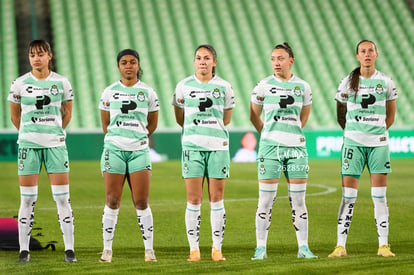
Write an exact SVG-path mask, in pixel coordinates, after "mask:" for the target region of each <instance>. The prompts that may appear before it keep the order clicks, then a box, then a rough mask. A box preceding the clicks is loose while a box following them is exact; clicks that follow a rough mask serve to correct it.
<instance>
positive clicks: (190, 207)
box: [187, 202, 201, 212]
mask: <svg viewBox="0 0 414 275" xmlns="http://www.w3.org/2000/svg"><path fill="white" fill-rule="evenodd" d="M187 210H189V211H191V212H200V210H201V203H200V204H192V203H190V202H187Z"/></svg>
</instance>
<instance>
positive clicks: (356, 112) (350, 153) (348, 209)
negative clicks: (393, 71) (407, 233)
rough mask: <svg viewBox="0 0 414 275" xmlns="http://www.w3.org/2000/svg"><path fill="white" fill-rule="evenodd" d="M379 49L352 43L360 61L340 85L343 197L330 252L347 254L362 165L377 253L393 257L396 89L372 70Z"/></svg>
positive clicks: (338, 98) (338, 114) (340, 254)
mask: <svg viewBox="0 0 414 275" xmlns="http://www.w3.org/2000/svg"><path fill="white" fill-rule="evenodd" d="M377 57H378V52H377V47H376V45H375V44H374V42H372V41H369V40H362V41H361V42H359V43H358V45H357V47H356V58H357V60H358V62H359V63H360V66H359V67H357V68H356V69H354V70H353V71H352V72H351V74H349V75H348V76H347V77H345V78H344V79H343V80H342V82H341V84H340V85H339V88H338V92H337V93H336V96H335V100H336V101H337V119H338V123H339V125H340V126H341V127H342V129H344V143H343V146H342V156H341V163H342V167H341V173H342V201H341V205H340V207H339V212H338V226H337V245H336V247H335V250H334V251H333V252H332V253H331V254H329V257H342V256H346V255H347V253H346V249H345V244H346V238H347V236H348V232H349V228H350V225H351V220H352V214H353V209H354V205H355V201H356V198H357V192H358V182H359V178H360V176H361V173H362V171H363V170H364V168H365V165H367V166H368V170H369V173H370V175H371V197H372V200H373V202H374V215H375V221H376V225H377V233H378V242H379V248H378V253H377V254H378V255H379V256H383V257H393V256H395V254H394V253H392V252H391V249H390V246H389V244H388V216H389V214H388V207H387V199H386V190H387V174H388V173H390V172H391V166H390V152H389V148H388V131H387V129H388V128H389V127H390V126H391V125H392V124H393V122H394V118H395V110H396V106H397V103H396V99H397V91H396V89H395V85H394V82H393V81H392V80H391V78H389V77H388V76H386V75H384V74H383V73H381V72H379V71H377V70H376V69H375V61H376V60H377Z"/></svg>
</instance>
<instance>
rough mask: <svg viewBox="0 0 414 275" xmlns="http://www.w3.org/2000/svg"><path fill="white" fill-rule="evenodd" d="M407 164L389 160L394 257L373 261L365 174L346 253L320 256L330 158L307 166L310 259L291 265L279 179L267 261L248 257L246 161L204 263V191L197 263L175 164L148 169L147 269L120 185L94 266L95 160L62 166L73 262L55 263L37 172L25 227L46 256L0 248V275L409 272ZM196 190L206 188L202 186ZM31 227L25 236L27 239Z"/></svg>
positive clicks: (9, 209)
mask: <svg viewBox="0 0 414 275" xmlns="http://www.w3.org/2000/svg"><path fill="white" fill-rule="evenodd" d="M0 167H1V173H0V184H1V187H0V190H1V191H0V217H11V216H14V215H17V214H18V208H19V201H20V198H19V187H18V181H17V170H16V169H17V167H16V163H7V162H6V163H4V162H3V163H0ZM413 167H414V160H406V159H395V160H393V161H392V168H393V173H391V174H390V176H389V184H388V191H387V198H388V206H389V211H390V236H389V242H390V244H391V245H392V251H393V252H395V253H396V255H397V256H396V257H394V258H382V257H379V256H377V255H376V251H377V246H378V239H377V233H376V227H375V221H374V210H373V204H372V200H371V196H370V188H369V175H368V174H367V173H364V175H363V176H362V177H361V181H360V187H359V192H358V199H357V202H356V206H355V212H354V217H353V222H352V226H351V230H350V234H349V236H348V242H347V251H348V254H349V256H348V257H345V258H340V259H329V258H327V255H328V254H329V253H330V252H331V251H332V249H333V248H334V246H335V245H336V219H337V212H338V207H339V203H340V199H341V194H342V192H341V184H340V182H341V180H340V174H339V161H337V160H323V161H322V160H312V161H310V172H309V180H308V188H307V197H306V203H307V208H308V212H309V246H310V248H311V250H312V251H313V252H314V253H315V254H316V255H318V256H319V259H317V260H304V259H297V257H296V253H297V244H296V237H295V232H294V229H293V225H292V222H291V213H290V206H289V201H288V199H287V186H286V181H285V180H284V179H282V181H281V184H280V185H279V189H278V197H277V199H276V202H275V205H274V207H273V212H272V224H271V227H270V231H269V237H268V258H267V259H266V260H264V261H251V260H250V258H251V257H252V256H253V253H254V248H255V244H256V241H255V227H254V216H255V211H256V206H257V197H258V187H257V180H256V167H255V164H254V163H243V164H240V163H232V165H231V169H230V179H229V180H228V182H227V185H226V192H225V201H224V203H225V207H226V214H227V223H226V231H225V237H224V242H223V254H224V256H225V257H226V258H227V261H225V262H219V263H216V262H212V261H211V259H210V249H211V233H210V207H209V204H208V197H207V193H206V192H204V201H203V205H202V212H201V218H202V221H201V232H200V247H201V257H202V260H201V261H200V262H195V263H189V262H187V261H186V258H187V254H188V243H187V238H186V234H185V224H184V212H185V208H186V199H185V197H186V196H185V188H184V184H183V180H182V179H181V176H180V163H179V161H168V162H163V163H154V164H153V176H152V182H151V194H150V205H151V208H152V212H153V216H154V248H155V253H156V256H157V258H158V262H156V263H145V262H144V248H143V242H142V238H141V235H140V232H139V229H138V223H137V219H136V214H135V211H134V209H133V206H132V202H131V195H130V192H129V189H128V185H127V184H126V185H125V186H124V194H123V199H122V203H121V209H120V212H119V219H118V225H117V228H116V232H115V238H114V244H113V261H112V263H100V262H98V260H99V257H100V254H99V253H100V252H101V251H102V228H101V219H102V211H103V207H104V203H105V194H104V184H103V179H102V176H101V174H100V171H99V163H98V162H97V161H96V162H95V161H92V162H75V161H73V162H71V172H70V179H71V189H70V191H71V201H72V207H73V211H74V215H75V251H76V256H77V258H78V263H75V264H67V263H65V262H64V260H63V257H64V255H63V250H64V246H63V240H62V235H61V232H60V229H59V225H58V221H57V213H56V206H55V203H54V201H53V198H52V195H51V190H50V185H49V182H48V179H47V176H46V175H45V173H44V172H42V175H41V180H40V184H39V197H38V201H37V204H36V208H35V225H34V227H35V228H39V227H40V228H42V230H41V232H42V234H43V236H39V237H36V236H35V238H37V239H38V240H39V241H40V242H41V243H42V244H46V243H47V242H48V241H58V243H57V244H56V251H51V250H49V249H48V250H43V251H32V252H31V256H32V257H31V258H32V260H31V262H30V263H28V264H19V263H18V260H17V259H18V252H17V251H0V274H103V273H108V274H127V273H130V274H135V273H141V274H161V273H176V274H213V273H214V274H226V273H233V274H276V273H280V274H287V273H289V274H381V273H382V274H410V273H411V274H414V255H413V250H414V216H413V213H414V202H413V199H414V183H413V175H414V173H413ZM204 191H206V186H205V188H204ZM34 234H36V230H33V235H34Z"/></svg>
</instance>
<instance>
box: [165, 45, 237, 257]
mask: <svg viewBox="0 0 414 275" xmlns="http://www.w3.org/2000/svg"><path fill="white" fill-rule="evenodd" d="M216 65H217V55H216V51H215V50H214V48H213V47H212V46H211V45H200V46H198V47H197V49H196V51H195V55H194V68H195V74H194V75H192V76H189V77H187V78H185V79H184V80H182V81H180V82H179V83H178V84H177V87H176V88H175V93H174V98H173V105H174V111H175V117H176V121H177V123H178V124H179V125H180V126H181V127H183V133H182V163H181V164H182V176H183V178H184V182H185V186H186V190H187V209H186V212H185V224H186V229H187V238H188V243H189V245H190V255H189V257H188V261H199V260H200V249H199V233H200V223H201V216H200V209H201V201H202V197H203V182H204V178H207V184H208V192H209V199H210V206H211V216H210V219H211V228H212V238H213V247H212V252H211V258H212V260H213V261H224V260H225V258H224V257H223V255H222V252H221V246H222V242H223V235H224V227H225V223H226V213H225V209H224V203H223V198H224V186H225V179H226V178H227V177H228V176H229V168H230V155H229V135H228V132H227V130H226V128H225V126H226V125H227V124H229V123H230V120H231V116H232V109H233V107H234V93H233V89H232V87H231V86H230V84H229V83H228V82H227V81H225V80H223V79H221V78H220V77H218V76H217V75H216V74H215V68H216Z"/></svg>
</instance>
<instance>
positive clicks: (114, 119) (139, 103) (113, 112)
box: [99, 81, 160, 151]
mask: <svg viewBox="0 0 414 275" xmlns="http://www.w3.org/2000/svg"><path fill="white" fill-rule="evenodd" d="M159 108H160V107H159V103H158V97H157V94H156V93H155V91H154V90H153V89H152V88H151V87H150V86H148V85H147V84H145V83H144V82H142V81H138V82H137V83H136V84H135V85H134V86H132V87H127V86H125V85H124V84H122V82H121V81H117V82H115V83H113V84H112V85H110V86H108V87H107V88H105V90H104V92H103V93H102V97H101V101H100V104H99V109H101V110H103V111H106V112H109V116H110V123H109V126H108V132H107V133H106V135H105V139H104V147H105V148H108V149H116V150H123V151H135V150H143V149H145V148H147V147H148V130H147V123H148V121H147V117H148V113H149V112H156V111H158V110H159Z"/></svg>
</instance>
